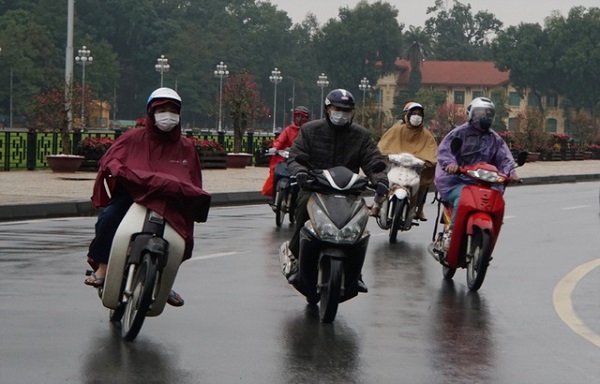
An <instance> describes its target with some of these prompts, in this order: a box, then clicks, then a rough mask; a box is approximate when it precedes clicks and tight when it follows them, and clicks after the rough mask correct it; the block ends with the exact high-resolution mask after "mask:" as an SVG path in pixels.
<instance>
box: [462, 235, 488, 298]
mask: <svg viewBox="0 0 600 384" xmlns="http://www.w3.org/2000/svg"><path fill="white" fill-rule="evenodd" d="M472 236H473V238H472V239H471V250H470V251H469V254H470V255H471V260H470V261H469V263H468V264H467V286H468V287H469V290H471V291H477V290H478V289H479V288H481V284H483V279H485V273H486V272H487V268H488V265H489V264H490V256H491V236H490V233H489V232H488V231H484V230H481V229H480V230H477V231H475V233H474V234H473V235H472Z"/></svg>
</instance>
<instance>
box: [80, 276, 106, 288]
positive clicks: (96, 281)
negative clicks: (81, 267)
mask: <svg viewBox="0 0 600 384" xmlns="http://www.w3.org/2000/svg"><path fill="white" fill-rule="evenodd" d="M90 276H91V277H92V279H93V280H92V279H90V278H89V277H88V278H87V279H85V280H84V281H83V284H85V285H89V286H90V287H94V288H101V287H102V286H103V285H104V277H98V276H96V274H95V273H92V274H90Z"/></svg>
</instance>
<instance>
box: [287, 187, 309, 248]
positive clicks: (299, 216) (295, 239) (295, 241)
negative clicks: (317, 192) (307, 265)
mask: <svg viewBox="0 0 600 384" xmlns="http://www.w3.org/2000/svg"><path fill="white" fill-rule="evenodd" d="M309 197H310V192H309V191H305V190H300V191H299V192H298V197H297V198H296V210H295V212H294V219H295V220H294V221H295V226H294V233H293V234H292V238H291V239H290V244H289V248H290V251H291V252H292V254H293V255H294V257H296V258H298V256H299V252H300V231H301V230H302V227H304V223H305V222H306V221H308V219H309V218H310V217H309V216H308V210H307V209H306V205H307V204H308V198H309Z"/></svg>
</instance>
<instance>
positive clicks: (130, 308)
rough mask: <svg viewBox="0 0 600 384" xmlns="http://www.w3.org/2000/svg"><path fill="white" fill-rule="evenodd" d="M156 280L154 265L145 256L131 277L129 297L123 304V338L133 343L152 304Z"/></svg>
mask: <svg viewBox="0 0 600 384" xmlns="http://www.w3.org/2000/svg"><path fill="white" fill-rule="evenodd" d="M155 280H156V263H155V262H154V261H153V260H152V257H151V256H150V255H149V254H145V255H144V257H143V258H142V261H141V262H140V264H139V265H138V266H137V268H136V271H135V274H134V275H133V284H132V289H131V295H130V296H129V298H128V300H127V303H126V304H125V314H124V318H123V338H124V339H125V340H127V341H133V340H134V339H135V338H136V337H137V335H138V333H139V332H140V329H142V324H143V323H144V319H145V318H146V313H147V312H148V309H149V308H150V305H151V304H152V292H153V290H154V282H155Z"/></svg>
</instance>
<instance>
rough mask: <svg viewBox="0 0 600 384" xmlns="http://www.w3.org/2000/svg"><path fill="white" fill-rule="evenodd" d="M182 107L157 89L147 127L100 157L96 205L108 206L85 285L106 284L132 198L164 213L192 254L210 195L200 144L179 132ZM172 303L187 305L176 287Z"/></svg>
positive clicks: (125, 136)
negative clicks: (204, 182) (116, 237)
mask: <svg viewBox="0 0 600 384" xmlns="http://www.w3.org/2000/svg"><path fill="white" fill-rule="evenodd" d="M180 111H181V98H180V97H179V95H178V94H177V92H175V91H174V90H172V89H170V88H159V89H157V90H155V91H154V92H152V94H151V95H150V97H149V98H148V102H147V104H146V126H145V128H139V129H132V130H129V131H127V132H126V133H125V134H123V135H122V136H120V137H119V138H118V140H116V141H115V143H114V144H113V145H112V146H111V147H110V149H109V150H108V151H107V152H106V154H105V155H104V156H103V157H102V159H101V160H100V163H99V170H98V175H97V177H96V182H95V184H94V192H93V196H92V204H93V205H94V207H96V208H99V207H106V208H105V209H104V211H103V212H102V213H101V214H100V215H99V216H98V221H97V223H96V237H95V238H94V240H93V241H92V243H91V244H90V249H89V253H88V262H89V263H90V265H91V266H92V267H93V268H94V271H95V272H94V274H93V275H92V276H90V277H89V278H88V279H87V280H85V284H86V285H91V286H95V287H98V286H101V285H102V284H103V283H104V276H105V274H106V265H107V263H108V257H109V253H110V247H111V244H112V239H113V237H114V234H115V232H116V230H117V227H118V226H119V223H120V222H121V220H122V219H123V217H124V216H125V213H126V212H127V210H128V209H129V207H130V206H131V204H132V203H133V202H134V201H135V202H137V203H140V204H142V205H144V206H146V207H148V208H150V209H152V210H154V211H156V212H157V213H159V214H160V215H162V216H164V217H165V219H167V221H168V222H169V223H170V224H171V225H172V226H173V228H174V229H175V230H176V231H177V232H178V233H179V234H180V235H181V236H182V237H184V239H185V241H186V250H185V255H184V260H185V259H188V258H189V257H190V256H191V253H192V248H193V230H194V221H196V222H202V221H206V217H207V215H208V208H209V206H210V195H209V194H208V193H207V192H205V191H204V190H203V189H202V172H201V167H200V159H199V157H198V155H197V152H196V149H195V147H194V145H193V144H192V142H191V141H190V140H188V139H187V138H185V137H183V136H182V135H181V123H180V118H179V114H180ZM105 185H106V186H107V187H108V190H107V189H106V188H105ZM168 302H169V304H172V305H176V306H178V305H183V299H182V298H181V297H180V296H179V295H177V294H175V293H174V292H173V294H172V295H171V297H170V298H169V301H168Z"/></svg>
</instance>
